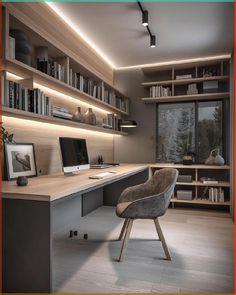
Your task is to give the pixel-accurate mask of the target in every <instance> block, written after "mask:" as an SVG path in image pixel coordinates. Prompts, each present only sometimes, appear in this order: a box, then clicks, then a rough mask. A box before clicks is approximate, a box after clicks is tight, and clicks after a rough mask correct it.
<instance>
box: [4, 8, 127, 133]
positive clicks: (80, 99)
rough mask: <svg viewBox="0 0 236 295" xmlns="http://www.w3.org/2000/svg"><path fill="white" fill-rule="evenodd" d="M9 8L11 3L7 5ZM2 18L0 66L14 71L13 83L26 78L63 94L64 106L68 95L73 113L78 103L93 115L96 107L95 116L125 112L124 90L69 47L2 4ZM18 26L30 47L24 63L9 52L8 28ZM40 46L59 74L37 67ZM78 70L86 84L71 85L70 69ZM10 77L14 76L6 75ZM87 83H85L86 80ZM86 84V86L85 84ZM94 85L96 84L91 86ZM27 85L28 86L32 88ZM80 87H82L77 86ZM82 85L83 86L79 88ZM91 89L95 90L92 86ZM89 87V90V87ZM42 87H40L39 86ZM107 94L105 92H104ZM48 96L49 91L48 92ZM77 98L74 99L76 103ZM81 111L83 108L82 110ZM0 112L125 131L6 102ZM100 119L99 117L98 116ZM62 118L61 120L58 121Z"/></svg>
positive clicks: (97, 129)
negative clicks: (60, 72) (37, 111)
mask: <svg viewBox="0 0 236 295" xmlns="http://www.w3.org/2000/svg"><path fill="white" fill-rule="evenodd" d="M9 7H10V8H11V6H9ZM3 12H4V13H3V18H4V20H3V21H4V29H3V31H4V39H5V40H6V42H5V43H4V48H3V52H4V58H3V70H4V71H5V72H6V73H7V74H8V73H9V74H12V75H16V76H17V77H18V78H19V79H17V81H15V82H17V83H19V84H21V81H24V80H29V81H31V82H30V84H31V85H32V88H39V89H40V87H42V88H44V89H46V88H47V89H48V90H51V91H54V92H57V93H59V94H62V95H63V96H64V101H63V103H62V107H63V108H66V104H67V97H68V99H69V100H70V99H71V98H72V99H73V100H74V108H73V109H72V104H70V106H69V109H70V112H71V113H72V114H73V113H75V112H76V110H77V107H80V106H81V104H82V105H83V106H84V105H85V106H86V107H87V109H88V108H89V107H90V108H94V109H93V110H94V113H95V114H96V115H97V113H96V111H98V116H100V117H101V113H103V114H105V115H106V114H109V113H112V114H114V116H115V117H116V118H122V116H127V115H128V114H129V99H128V97H126V96H125V95H124V94H122V93H121V92H120V91H119V90H118V89H116V88H115V87H113V85H112V83H111V82H110V80H109V79H104V80H103V78H102V75H100V74H99V72H97V71H96V70H95V71H93V70H92V69H91V67H90V66H87V67H86V64H85V63H84V62H81V61H80V59H79V58H76V56H75V55H74V54H73V53H72V52H71V50H70V48H65V47H64V46H60V43H59V42H53V40H50V38H48V35H47V34H46V33H45V34H39V32H38V30H37V29H36V28H35V27H33V26H30V24H29V23H28V20H27V19H26V20H25V21H23V19H22V18H21V16H20V14H18V15H17V13H15V11H14V10H12V11H11V9H10V10H8V9H7V7H5V9H4V11H3ZM15 29H17V30H20V31H21V32H23V33H24V34H26V35H27V38H28V41H29V42H30V46H31V47H32V50H31V51H32V52H31V56H30V57H31V62H30V64H26V63H24V62H22V61H20V60H19V59H16V58H12V56H11V54H10V51H11V50H10V41H9V37H10V34H12V33H10V32H12V31H11V30H15ZM40 47H44V48H47V51H48V57H50V59H52V60H53V61H55V62H56V63H57V65H58V64H59V65H60V69H62V68H63V78H61V79H57V78H56V77H54V76H52V75H49V74H48V73H45V72H43V71H42V69H41V70H39V68H38V61H36V56H37V55H36V53H37V48H40ZM58 71H59V70H58ZM72 72H73V73H75V77H76V73H78V76H80V82H81V77H82V84H81V85H86V89H85V87H82V86H81V85H79V84H78V86H77V85H73V84H72V83H71V79H70V78H71V77H70V74H71V73H72ZM104 73H106V70H104ZM8 80H13V81H14V79H9V78H8ZM86 83H87V84H86ZM88 85H89V86H88ZM95 87H96V88H95ZM32 88H31V89H32ZM81 88H82V90H81ZM83 88H84V89H83ZM97 88H99V90H100V95H99V97H98V95H97V92H96V91H95V90H96V89H97ZM94 89H95V90H94ZM89 90H90V91H89ZM43 91H44V90H43ZM106 94H107V95H106ZM48 95H49V96H50V94H48ZM76 101H77V103H76ZM54 103H55V104H60V103H61V99H60V100H59V99H58V101H57V97H56V96H55V97H54V99H53V104H54ZM84 111H85V110H84ZM2 114H3V115H6V116H9V115H11V116H16V117H19V116H20V117H21V118H25V119H28V120H29V119H31V120H37V121H39V122H43V120H45V122H49V121H50V122H51V123H53V124H63V125H65V126H69V127H75V126H77V127H78V128H83V129H88V130H93V131H98V132H104V133H111V134H119V135H125V134H126V133H125V132H120V131H119V130H117V129H115V128H114V129H107V128H103V127H100V126H101V124H100V122H99V124H98V125H95V126H90V125H87V124H83V123H77V122H74V121H69V120H63V119H58V118H54V117H46V116H42V115H40V114H33V113H29V114H27V112H26V111H22V110H19V109H12V110H10V109H9V107H8V106H6V105H5V106H3V108H2ZM99 120H100V121H101V118H99ZM62 121H64V122H62Z"/></svg>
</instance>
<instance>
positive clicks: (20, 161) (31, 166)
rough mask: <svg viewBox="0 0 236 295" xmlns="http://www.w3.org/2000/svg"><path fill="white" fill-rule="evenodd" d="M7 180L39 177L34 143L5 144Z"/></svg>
mask: <svg viewBox="0 0 236 295" xmlns="http://www.w3.org/2000/svg"><path fill="white" fill-rule="evenodd" d="M5 157H6V171H7V179H8V180H12V179H16V178H17V177H18V176H27V177H32V176H37V169H36V164H35V154H34V144H33V143H6V144H5Z"/></svg>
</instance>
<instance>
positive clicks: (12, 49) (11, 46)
mask: <svg viewBox="0 0 236 295" xmlns="http://www.w3.org/2000/svg"><path fill="white" fill-rule="evenodd" d="M15 47H16V45H15V38H13V37H11V36H9V57H10V58H12V59H15V58H16V57H15V53H16V49H15Z"/></svg>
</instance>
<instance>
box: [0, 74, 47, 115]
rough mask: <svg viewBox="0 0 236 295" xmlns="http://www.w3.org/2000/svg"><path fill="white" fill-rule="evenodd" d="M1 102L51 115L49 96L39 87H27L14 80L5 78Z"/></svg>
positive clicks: (28, 110) (10, 106) (8, 105)
mask: <svg viewBox="0 0 236 295" xmlns="http://www.w3.org/2000/svg"><path fill="white" fill-rule="evenodd" d="M2 104H3V105H4V106H6V107H9V108H15V109H19V110H23V111H27V112H32V113H36V114H40V115H46V116H51V109H52V105H51V98H50V97H49V96H47V95H45V94H44V93H43V92H42V91H41V90H40V89H33V90H31V89H28V88H27V87H24V86H23V85H21V84H19V83H16V82H14V81H10V80H5V85H4V91H3V95H2Z"/></svg>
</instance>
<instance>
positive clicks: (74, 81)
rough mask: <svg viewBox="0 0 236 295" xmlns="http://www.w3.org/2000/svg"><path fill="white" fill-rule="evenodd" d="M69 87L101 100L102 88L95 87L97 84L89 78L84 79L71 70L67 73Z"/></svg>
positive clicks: (99, 86)
mask: <svg viewBox="0 0 236 295" xmlns="http://www.w3.org/2000/svg"><path fill="white" fill-rule="evenodd" d="M69 85H70V86H72V87H74V88H76V89H79V90H80V91H83V92H85V93H87V94H89V95H91V96H94V97H96V98H98V99H100V100H102V96H103V89H102V86H101V85H97V83H95V82H94V81H93V80H92V79H90V78H85V77H84V76H83V75H81V74H80V73H75V72H74V71H73V70H72V69H70V72H69Z"/></svg>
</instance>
